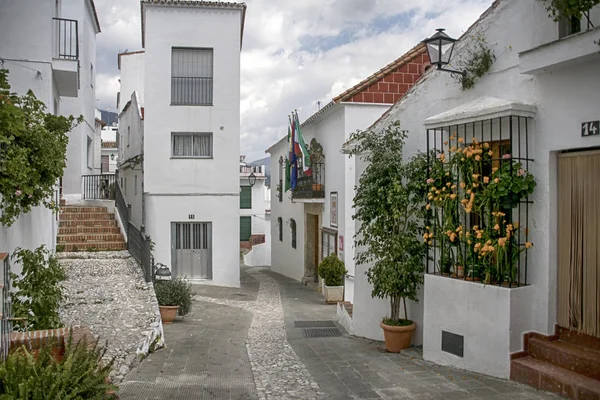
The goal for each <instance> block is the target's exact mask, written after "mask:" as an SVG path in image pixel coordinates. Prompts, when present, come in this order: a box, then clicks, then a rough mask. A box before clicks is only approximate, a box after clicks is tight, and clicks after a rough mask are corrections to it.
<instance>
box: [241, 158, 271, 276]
mask: <svg viewBox="0 0 600 400" xmlns="http://www.w3.org/2000/svg"><path fill="white" fill-rule="evenodd" d="M245 157H246V156H240V248H245V249H250V253H248V254H246V255H245V256H244V263H245V264H246V265H248V266H269V265H271V263H270V260H271V247H270V242H271V222H270V211H271V210H270V207H271V205H270V201H271V200H270V194H271V189H270V188H269V187H267V185H266V182H267V176H266V167H265V166H264V165H248V164H247V163H246V162H245Z"/></svg>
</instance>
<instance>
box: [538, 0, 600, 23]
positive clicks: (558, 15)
mask: <svg viewBox="0 0 600 400" xmlns="http://www.w3.org/2000/svg"><path fill="white" fill-rule="evenodd" d="M541 1H542V2H543V3H544V5H545V6H546V10H547V11H548V14H549V16H550V17H552V18H553V19H554V20H555V21H559V20H560V19H562V18H566V19H570V18H572V17H575V18H578V19H581V17H583V15H584V14H586V13H587V12H589V11H590V10H591V9H592V7H595V6H597V5H598V4H600V0H541Z"/></svg>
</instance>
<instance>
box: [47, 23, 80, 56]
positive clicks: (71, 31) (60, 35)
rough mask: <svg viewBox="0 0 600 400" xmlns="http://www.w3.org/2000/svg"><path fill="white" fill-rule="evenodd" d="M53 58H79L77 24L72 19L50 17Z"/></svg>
mask: <svg viewBox="0 0 600 400" xmlns="http://www.w3.org/2000/svg"><path fill="white" fill-rule="evenodd" d="M52 20H53V29H54V54H53V57H54V58H59V59H62V60H73V61H77V60H79V26H78V24H77V21H76V20H74V19H65V18H52Z"/></svg>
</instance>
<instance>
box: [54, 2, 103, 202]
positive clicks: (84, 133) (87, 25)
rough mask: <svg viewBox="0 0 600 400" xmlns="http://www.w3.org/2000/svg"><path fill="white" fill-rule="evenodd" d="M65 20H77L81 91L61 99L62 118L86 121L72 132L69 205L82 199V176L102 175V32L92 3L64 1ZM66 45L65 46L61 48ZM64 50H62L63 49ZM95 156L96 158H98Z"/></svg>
mask: <svg viewBox="0 0 600 400" xmlns="http://www.w3.org/2000/svg"><path fill="white" fill-rule="evenodd" d="M61 2H62V4H61V10H62V17H63V18H68V19H70V20H73V21H77V41H76V43H73V44H74V45H75V44H76V47H75V50H76V51H77V52H78V56H77V61H78V69H79V74H78V79H79V80H78V82H77V84H78V89H77V92H78V93H77V97H64V98H62V99H61V100H62V104H61V110H60V111H61V114H62V115H74V116H79V115H82V116H83V117H84V121H83V122H82V123H81V124H79V125H78V126H77V127H76V128H75V129H73V130H72V131H71V132H69V134H68V135H69V146H68V147H67V167H66V168H65V173H64V176H63V178H62V197H63V198H64V199H65V200H66V202H67V203H73V202H77V201H79V200H81V199H82V197H83V187H84V182H83V178H82V177H83V176H84V175H94V174H99V173H100V160H99V159H96V158H97V154H98V153H97V150H98V149H99V148H100V143H99V142H98V139H99V138H100V135H98V134H97V132H96V131H97V129H96V126H95V120H96V115H95V111H96V108H95V104H96V88H95V86H96V35H97V34H98V33H100V23H99V22H98V15H97V13H96V9H95V6H94V2H93V1H91V0H85V1H81V0H61ZM59 25H60V28H59V29H64V30H65V31H66V30H69V29H72V28H73V24H72V23H71V22H69V21H65V22H64V23H63V22H61V23H60V24H59ZM61 46H64V45H61ZM61 51H62V47H61ZM95 156H96V157H95Z"/></svg>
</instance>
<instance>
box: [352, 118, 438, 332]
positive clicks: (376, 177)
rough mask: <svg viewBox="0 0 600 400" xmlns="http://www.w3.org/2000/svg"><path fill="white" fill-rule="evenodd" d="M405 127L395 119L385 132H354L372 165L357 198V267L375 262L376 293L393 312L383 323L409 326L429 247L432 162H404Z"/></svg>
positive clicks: (362, 153) (372, 272) (370, 271)
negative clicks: (426, 225)
mask: <svg viewBox="0 0 600 400" xmlns="http://www.w3.org/2000/svg"><path fill="white" fill-rule="evenodd" d="M406 136H407V133H406V131H402V130H401V129H400V123H399V122H394V123H392V124H391V125H389V126H388V127H387V128H386V129H385V130H384V131H383V132H382V133H380V134H378V133H374V132H372V131H363V132H361V131H358V132H356V133H355V134H353V139H354V140H355V141H356V143H358V144H357V146H356V148H355V149H354V151H353V153H354V154H357V155H359V156H360V157H361V158H362V159H363V160H364V161H365V162H366V163H367V167H366V169H365V171H364V172H363V174H362V175H361V177H360V180H359V184H358V187H357V190H356V195H355V197H354V209H355V210H356V214H355V215H354V218H355V219H358V220H359V221H360V222H361V225H360V228H359V229H358V232H357V234H356V246H357V248H358V249H359V251H358V254H357V256H356V261H357V264H358V265H361V264H370V265H371V266H370V268H369V269H368V270H367V272H366V274H367V279H368V281H369V283H370V284H371V285H372V286H373V290H372V292H371V295H372V296H373V297H378V298H389V299H390V306H391V314H390V318H389V319H385V320H384V323H386V324H388V325H399V324H406V322H405V321H403V320H402V319H401V318H400V305H401V302H402V303H403V305H404V318H405V319H406V320H408V316H407V311H406V299H409V300H413V301H418V298H417V291H418V289H419V287H420V285H421V284H422V283H423V272H424V264H425V263H424V261H425V247H424V244H423V242H422V240H420V239H419V233H420V232H421V231H422V229H423V224H422V222H423V218H424V215H425V206H424V204H423V199H424V195H425V193H426V179H427V178H426V173H427V162H426V157H425V155H424V154H417V155H416V156H414V157H413V158H411V160H410V161H408V162H405V161H404V160H403V152H402V150H403V147H404V141H405V139H406Z"/></svg>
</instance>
